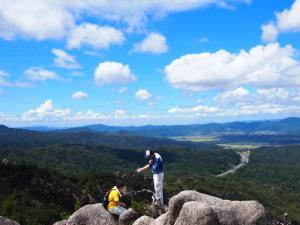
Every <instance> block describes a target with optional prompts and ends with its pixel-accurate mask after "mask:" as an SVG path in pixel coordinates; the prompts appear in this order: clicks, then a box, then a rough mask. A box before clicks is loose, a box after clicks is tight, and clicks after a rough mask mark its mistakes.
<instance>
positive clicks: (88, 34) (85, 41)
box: [67, 23, 125, 49]
mask: <svg viewBox="0 0 300 225" xmlns="http://www.w3.org/2000/svg"><path fill="white" fill-rule="evenodd" d="M124 40H125V37H124V35H123V33H122V32H121V31H119V30H117V29H115V28H113V27H110V26H98V25H95V24H90V23H83V24H81V25H80V26H77V27H75V28H74V29H73V30H72V31H71V32H70V34H69V35H68V38H67V47H68V48H70V49H73V48H80V47H81V46H82V45H87V46H91V47H94V48H98V49H108V48H110V46H111V45H113V44H118V45H119V44H122V43H123V42H124Z"/></svg>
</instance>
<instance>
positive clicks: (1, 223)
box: [0, 216, 20, 225]
mask: <svg viewBox="0 0 300 225" xmlns="http://www.w3.org/2000/svg"><path fill="white" fill-rule="evenodd" d="M0 225H20V224H19V223H17V222H16V221H13V220H10V219H7V218H6V217H3V216H0Z"/></svg>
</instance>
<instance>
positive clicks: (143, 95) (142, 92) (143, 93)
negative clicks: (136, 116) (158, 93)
mask: <svg viewBox="0 0 300 225" xmlns="http://www.w3.org/2000/svg"><path fill="white" fill-rule="evenodd" d="M135 97H136V98H137V99H139V100H149V99H151V98H152V94H151V93H150V92H149V91H148V90H146V89H139V90H137V91H136V93H135Z"/></svg>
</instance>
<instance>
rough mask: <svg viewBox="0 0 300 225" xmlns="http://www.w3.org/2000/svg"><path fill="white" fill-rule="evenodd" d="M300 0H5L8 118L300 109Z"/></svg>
mask: <svg viewBox="0 0 300 225" xmlns="http://www.w3.org/2000/svg"><path fill="white" fill-rule="evenodd" d="M299 37H300V0H284V1H283V0H272V1H267V0H264V1H263V0H164V1H159V0H131V1H127V0H125V1H124V0H115V1H108V0H101V1H100V0H98V1H97V0H65V1H59V0H44V1H40V0H15V1H10V0H0V124H5V125H8V126H13V127H23V126H36V125H42V126H63V127H71V126H79V125H85V124H96V123H97V124H107V125H145V124H194V123H207V122H227V121H236V120H262V119H278V118H284V117H288V116H299V115H300V89H299V87H300V54H299V53H300V52H299V49H300V39H299Z"/></svg>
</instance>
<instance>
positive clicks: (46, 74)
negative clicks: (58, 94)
mask: <svg viewBox="0 0 300 225" xmlns="http://www.w3.org/2000/svg"><path fill="white" fill-rule="evenodd" d="M24 74H25V76H26V77H27V78H29V79H30V80H32V81H47V80H57V79H59V76H58V74H56V73H55V72H52V71H49V70H45V69H42V68H40V67H31V68H28V69H27V70H25V72H24Z"/></svg>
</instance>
